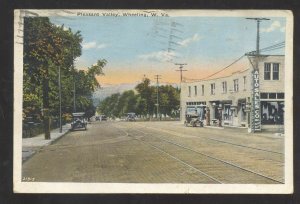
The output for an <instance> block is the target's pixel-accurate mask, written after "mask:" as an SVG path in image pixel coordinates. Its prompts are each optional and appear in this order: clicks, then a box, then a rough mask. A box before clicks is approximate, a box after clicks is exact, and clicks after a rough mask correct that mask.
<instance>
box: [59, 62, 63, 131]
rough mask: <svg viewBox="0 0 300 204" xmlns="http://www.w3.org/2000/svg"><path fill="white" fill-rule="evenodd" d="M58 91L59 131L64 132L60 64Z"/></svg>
mask: <svg viewBox="0 0 300 204" xmlns="http://www.w3.org/2000/svg"><path fill="white" fill-rule="evenodd" d="M58 92H59V132H60V133H62V123H61V71H60V66H59V67H58Z"/></svg>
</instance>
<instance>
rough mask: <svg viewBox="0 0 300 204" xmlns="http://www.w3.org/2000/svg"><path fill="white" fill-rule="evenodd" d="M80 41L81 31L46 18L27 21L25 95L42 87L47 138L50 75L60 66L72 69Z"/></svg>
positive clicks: (25, 36) (28, 19)
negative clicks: (59, 25)
mask: <svg viewBox="0 0 300 204" xmlns="http://www.w3.org/2000/svg"><path fill="white" fill-rule="evenodd" d="M81 42H82V38H81V36H80V33H79V32H77V33H75V34H73V33H72V31H71V30H70V29H69V30H68V31H65V30H64V28H63V27H57V26H55V25H54V24H52V23H51V22H50V21H49V18H47V17H27V18H25V19H24V56H23V59H24V72H25V73H26V74H27V76H26V77H27V78H26V77H24V81H25V82H26V83H25V84H24V85H25V86H24V99H26V97H27V95H26V94H35V93H37V92H38V87H41V90H42V91H41V93H42V94H41V95H42V106H43V122H44V131H45V139H50V110H49V108H50V101H49V100H50V95H51V94H50V91H51V87H50V84H49V82H50V80H51V79H52V75H53V74H51V72H52V73H53V70H54V69H57V67H58V66H60V67H61V68H62V69H70V65H71V64H72V63H73V59H74V57H76V56H80V55H81V45H80V43H81ZM26 74H25V75H26ZM27 82H30V83H31V84H35V86H36V87H37V88H36V90H32V87H30V86H29V87H26V86H28V83H27ZM33 89H34V88H33ZM25 105H26V104H25ZM24 109H26V108H24Z"/></svg>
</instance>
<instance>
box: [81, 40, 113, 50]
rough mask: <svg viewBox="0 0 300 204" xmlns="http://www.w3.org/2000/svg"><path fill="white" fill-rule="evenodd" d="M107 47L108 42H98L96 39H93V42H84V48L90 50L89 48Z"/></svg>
mask: <svg viewBox="0 0 300 204" xmlns="http://www.w3.org/2000/svg"><path fill="white" fill-rule="evenodd" d="M105 47H107V45H106V44H104V43H103V44H97V42H96V41H92V42H84V43H83V44H82V48H83V49H84V50H88V49H93V48H96V49H103V48H105Z"/></svg>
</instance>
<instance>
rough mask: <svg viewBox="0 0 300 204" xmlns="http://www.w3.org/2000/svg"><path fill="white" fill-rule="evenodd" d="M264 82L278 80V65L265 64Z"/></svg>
mask: <svg viewBox="0 0 300 204" xmlns="http://www.w3.org/2000/svg"><path fill="white" fill-rule="evenodd" d="M271 65H272V66H271ZM264 80H279V63H265V67H264Z"/></svg>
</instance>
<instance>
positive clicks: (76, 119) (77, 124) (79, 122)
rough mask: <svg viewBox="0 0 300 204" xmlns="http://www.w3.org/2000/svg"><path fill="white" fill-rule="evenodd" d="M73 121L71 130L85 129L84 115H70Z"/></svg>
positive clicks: (80, 113)
mask: <svg viewBox="0 0 300 204" xmlns="http://www.w3.org/2000/svg"><path fill="white" fill-rule="evenodd" d="M72 117H73V121H72V123H71V130H76V129H84V130H86V129H87V121H86V119H85V113H84V112H79V113H72Z"/></svg>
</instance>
